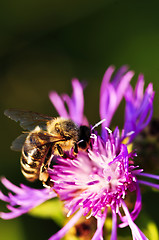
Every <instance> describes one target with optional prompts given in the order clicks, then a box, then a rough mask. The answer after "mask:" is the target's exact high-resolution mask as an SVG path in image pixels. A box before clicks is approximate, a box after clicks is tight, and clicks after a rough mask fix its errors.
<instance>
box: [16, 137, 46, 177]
mask: <svg viewBox="0 0 159 240" xmlns="http://www.w3.org/2000/svg"><path fill="white" fill-rule="evenodd" d="M40 140H41V139H40V138H39V136H38V138H37V136H36V138H35V137H34V136H33V135H32V134H31V135H30V136H28V138H27V139H26V141H25V143H24V146H23V148H22V156H21V159H20V163H21V171H22V174H23V175H24V177H25V178H27V179H28V180H29V181H35V180H36V179H38V178H39V172H40V168H41V165H42V164H43V162H44V161H45V158H46V155H47V152H48V147H47V145H40ZM37 145H39V146H37Z"/></svg>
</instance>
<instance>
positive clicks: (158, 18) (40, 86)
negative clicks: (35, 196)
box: [0, 0, 159, 240]
mask: <svg viewBox="0 0 159 240" xmlns="http://www.w3.org/2000/svg"><path fill="white" fill-rule="evenodd" d="M158 9H159V2H158V0H152V1H151V2H150V1H147V0H133V1H131V0H129V1H127V0H98V1H92V0H87V1H84V0H80V1H79V0H76V1H73V0H68V1H62V0H46V1H41V0H34V1H31V0H27V1H26V0H23V1H20V0H17V1H11V0H1V3H0V91H1V92H0V103H1V109H0V110H1V111H0V114H1V118H0V121H1V122H0V126H1V144H0V146H1V158H0V162H1V164H0V175H2V176H6V177H7V178H8V179H9V180H11V181H12V182H14V183H15V184H17V185H18V184H19V183H20V182H23V183H25V184H28V183H27V181H26V180H25V179H24V178H23V176H22V174H21V172H20V164H19V157H20V153H16V152H13V151H11V150H10V145H11V142H12V141H13V140H14V139H15V138H16V137H17V136H18V135H19V134H20V132H21V128H20V127H19V126H18V124H17V123H15V122H14V121H11V120H9V119H8V118H6V117H5V116H4V115H3V112H4V110H5V109H7V108H22V109H28V110H33V111H36V112H40V113H44V114H47V115H52V116H57V113H56V111H55V109H54V108H53V106H52V104H51V102H50V100H49V98H48V93H49V91H51V90H56V91H57V92H58V93H68V94H71V92H72V88H71V79H72V78H73V77H77V78H78V79H79V80H80V81H83V80H84V81H87V83H88V84H87V88H86V89H85V114H86V116H87V117H88V119H89V121H90V122H91V123H92V124H94V123H96V122H98V121H99V114H98V112H99V108H98V105H99V90H100V83H101V80H102V77H103V74H104V72H105V70H106V68H107V67H108V66H109V65H111V64H113V65H114V66H115V67H116V68H119V67H120V66H121V65H123V64H127V65H129V67H130V69H132V70H134V71H135V73H136V74H135V77H134V78H133V80H132V85H135V83H136V80H137V76H138V74H139V73H140V72H142V73H143V74H144V76H145V82H146V86H147V84H148V83H149V82H153V85H154V89H155V92H156V94H155V101H154V117H159V111H158V102H159V94H158V93H159V14H158ZM95 113H96V114H95ZM116 116H117V117H115V118H114V119H113V125H114V124H118V125H119V126H120V127H121V126H122V121H123V109H122V107H121V109H119V111H118V112H117V115H116ZM37 185H38V184H37ZM31 186H32V187H36V184H33V185H31ZM1 188H2V187H1ZM2 189H3V188H2ZM143 201H144V203H143V212H144V213H143V215H141V218H140V219H139V220H138V222H137V223H139V226H140V227H143V225H142V223H143V222H142V219H143V218H142V216H144V219H148V221H147V222H146V224H145V225H144V226H145V229H146V231H148V230H149V229H150V223H151V225H153V228H154V229H157V227H158V226H159V218H158V214H159V211H158V201H159V193H158V192H154V191H152V190H150V189H147V191H146V192H145V194H144V196H143ZM152 202H153V204H152ZM0 206H1V210H3V211H4V210H5V207H4V205H3V204H2V203H0ZM156 209H157V211H156ZM150 220H151V221H150ZM148 224H149V225H148ZM57 229H58V227H57V225H56V224H55V223H54V222H53V221H52V220H49V219H48V220H43V219H39V218H34V217H31V216H28V215H25V216H22V217H20V218H18V219H15V220H9V221H4V220H0V239H1V240H4V239H5V240H8V239H12V240H28V239H29V240H33V239H34V240H35V239H40V240H43V239H47V238H49V237H50V236H51V235H52V234H53V232H54V231H56V230H57ZM123 231H124V230H123ZM150 231H152V227H151V230H150ZM121 235H122V233H121ZM150 235H151V234H150ZM155 236H156V235H155ZM119 239H131V238H128V237H125V238H124V236H121V237H120V238H119ZM150 239H153V240H157V239H158V237H155V238H154V237H153V238H152V236H151V237H150Z"/></svg>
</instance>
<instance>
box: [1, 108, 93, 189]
mask: <svg viewBox="0 0 159 240" xmlns="http://www.w3.org/2000/svg"><path fill="white" fill-rule="evenodd" d="M4 114H5V115H6V116H7V117H9V118H11V119H12V120H15V121H16V122H20V126H21V127H22V128H23V129H24V130H28V132H23V133H22V134H21V135H20V136H19V137H17V138H16V139H15V140H14V141H13V143H12V145H11V149H12V150H15V151H21V158H20V164H21V171H22V174H23V175H24V177H25V178H26V179H27V180H29V181H31V182H33V181H35V180H36V179H39V180H40V181H42V182H43V184H44V185H45V184H46V185H47V184H48V185H49V184H50V181H49V173H48V167H49V164H50V161H51V158H52V156H53V155H60V156H64V154H65V152H67V151H70V150H73V154H74V155H76V154H77V153H78V149H81V150H86V149H88V147H89V142H90V135H91V129H90V128H89V127H87V126H80V127H79V126H78V125H77V124H76V123H74V122H73V121H72V120H71V119H65V118H62V117H57V118H53V117H49V116H46V115H43V114H40V113H36V112H32V111H27V110H18V109H7V110H5V112H4Z"/></svg>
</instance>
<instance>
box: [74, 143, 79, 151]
mask: <svg viewBox="0 0 159 240" xmlns="http://www.w3.org/2000/svg"><path fill="white" fill-rule="evenodd" d="M73 152H74V153H75V154H77V153H78V146H77V143H75V145H74V147H73Z"/></svg>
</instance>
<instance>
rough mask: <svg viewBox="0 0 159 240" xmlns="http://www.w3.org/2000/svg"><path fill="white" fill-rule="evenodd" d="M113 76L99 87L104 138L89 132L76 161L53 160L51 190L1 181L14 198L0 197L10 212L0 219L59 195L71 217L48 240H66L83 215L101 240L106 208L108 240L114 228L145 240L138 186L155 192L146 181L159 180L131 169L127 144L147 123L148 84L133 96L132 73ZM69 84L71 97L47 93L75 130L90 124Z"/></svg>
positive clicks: (77, 86)
mask: <svg viewBox="0 0 159 240" xmlns="http://www.w3.org/2000/svg"><path fill="white" fill-rule="evenodd" d="M113 72H114V68H113V67H109V68H108V70H107V71H106V73H105V75H104V78H103V81H102V85H101V92H100V116H101V121H100V123H101V124H102V134H101V135H102V136H100V135H99V134H98V133H97V132H96V131H95V130H94V127H93V128H92V133H91V137H90V146H89V148H88V149H87V150H86V151H82V150H80V149H79V152H78V154H77V156H71V157H70V156H69V155H66V156H65V157H62V156H58V155H57V156H56V155H54V156H52V158H51V161H52V164H50V167H49V168H48V173H49V178H50V181H52V182H53V187H52V188H50V189H41V190H36V189H31V188H28V187H26V186H24V185H21V187H20V188H18V187H16V186H15V185H12V184H11V183H10V182H9V181H8V180H6V179H5V180H2V183H3V184H4V185H5V186H6V187H7V188H8V189H9V190H11V191H12V192H14V195H13V194H11V193H10V194H9V195H8V196H5V195H3V194H2V193H1V194H0V198H1V199H2V200H3V201H6V202H8V203H9V206H8V209H9V210H10V212H9V213H1V217H2V218H4V219H9V218H14V217H17V216H19V215H21V214H23V213H26V212H27V211H29V210H30V209H31V208H33V207H35V206H37V205H38V204H41V203H42V202H44V201H46V200H48V199H50V198H54V197H55V196H58V197H59V199H60V201H63V203H64V206H65V208H66V209H67V216H71V215H73V214H74V215H73V217H72V218H71V220H70V221H69V222H68V223H67V224H66V225H65V226H64V227H63V228H62V229H61V230H60V231H59V232H57V233H56V234H55V235H53V236H52V237H51V238H50V240H59V239H61V238H62V237H64V235H65V234H66V232H67V231H68V230H69V229H70V228H71V227H72V226H73V225H74V224H75V223H76V222H77V220H78V219H79V218H80V217H81V216H82V215H83V216H85V217H86V218H90V217H91V216H94V217H95V218H96V219H97V229H96V231H95V233H94V236H93V238H92V239H93V240H99V239H100V240H102V239H103V226H104V223H105V221H106V217H107V212H108V210H110V209H111V212H112V223H113V224H112V235H111V240H116V239H117V227H120V228H124V227H126V226H129V227H130V229H131V231H132V236H133V239H134V240H139V239H141V240H146V239H147V238H146V236H145V235H144V234H143V233H142V232H141V230H140V229H139V228H138V227H137V225H136V224H135V223H134V220H135V219H136V218H137V216H138V215H139V213H140V211H141V207H142V202H141V191H140V187H139V185H140V184H144V185H147V186H151V187H155V188H157V189H159V184H153V183H152V182H149V181H145V180H144V177H146V178H151V179H156V180H159V176H156V175H152V174H147V173H144V172H143V169H141V168H140V167H139V166H137V165H136V164H135V157H136V152H135V151H134V150H132V148H130V143H132V141H133V139H134V137H135V136H136V135H137V134H138V133H139V132H140V131H141V130H142V129H143V128H144V127H145V126H146V125H147V124H148V123H149V121H150V119H151V116H152V111H153V105H152V103H153V97H154V92H153V88H152V84H149V85H148V87H147V89H146V91H145V93H144V91H143V83H144V79H143V76H142V75H140V76H139V79H138V82H137V85H136V88H135V91H133V90H132V87H131V86H130V80H131V79H132V77H133V74H134V73H133V72H132V71H127V67H126V66H123V67H122V68H120V69H119V71H118V72H117V74H116V75H114V76H113V77H112V74H113ZM72 85H73V95H72V97H71V98H70V97H69V96H68V95H66V94H64V95H62V96H61V97H60V96H59V95H58V94H57V93H55V92H51V93H50V99H51V101H52V102H53V104H54V106H55V107H56V109H57V111H58V113H59V115H60V116H62V117H65V118H71V119H72V120H73V121H74V122H76V123H77V124H78V125H79V126H80V125H88V121H87V119H86V117H85V116H84V99H83V86H82V85H81V83H80V82H79V81H78V80H77V79H74V80H73V81H72ZM122 98H125V100H126V111H125V112H126V113H125V123H124V128H123V130H122V131H121V133H120V131H119V129H118V127H116V128H115V130H114V131H113V132H112V131H111V130H110V129H109V128H108V127H109V125H110V122H111V119H112V117H113V115H114V113H115V111H116V109H117V107H118V105H119V103H120V102H121V100H122ZM65 103H66V104H67V106H68V111H67V110H66V108H65V105H64V104H65ZM104 120H105V121H104ZM95 126H98V124H97V125H95ZM52 165H53V167H51V166H52ZM131 192H134V193H135V194H136V200H135V202H134V208H133V209H132V210H131V212H130V210H129V209H128V206H127V202H126V201H125V200H126V199H127V196H128V195H129V194H130V193H131ZM17 206H18V207H17Z"/></svg>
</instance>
